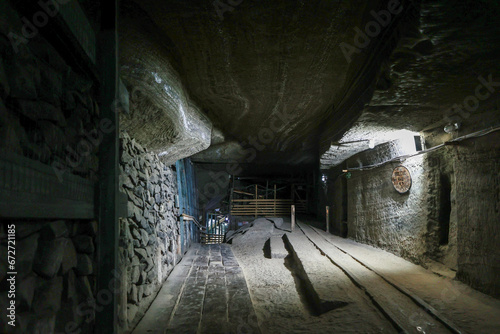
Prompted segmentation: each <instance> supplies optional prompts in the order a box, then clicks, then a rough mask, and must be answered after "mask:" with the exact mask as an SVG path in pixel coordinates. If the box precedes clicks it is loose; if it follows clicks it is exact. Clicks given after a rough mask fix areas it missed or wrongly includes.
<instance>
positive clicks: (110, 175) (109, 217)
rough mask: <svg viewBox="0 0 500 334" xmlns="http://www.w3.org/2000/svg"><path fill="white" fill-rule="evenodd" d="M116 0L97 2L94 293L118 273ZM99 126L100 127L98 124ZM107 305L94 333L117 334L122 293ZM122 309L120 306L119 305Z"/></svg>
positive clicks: (106, 287) (106, 288)
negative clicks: (100, 132)
mask: <svg viewBox="0 0 500 334" xmlns="http://www.w3.org/2000/svg"><path fill="white" fill-rule="evenodd" d="M117 24H118V0H110V1H102V2H101V31H100V34H99V48H98V50H99V56H98V63H99V66H98V68H99V75H100V82H101V86H100V119H101V122H106V124H108V125H109V127H107V128H108V129H112V130H111V131H109V132H107V133H105V134H103V139H102V143H101V145H100V147H99V195H100V196H99V208H100V210H99V234H98V239H97V242H98V254H97V263H98V264H99V267H98V275H97V291H109V289H110V286H113V282H115V284H116V277H115V275H116V269H118V236H119V224H118V216H117V196H118V191H119V190H118V178H119V170H118V163H119V148H118V145H119V138H118V134H119V129H118V126H119V123H118V113H117V112H116V110H114V108H113V106H114V104H115V102H116V101H117V98H118V90H119V88H118V87H119V86H118V25H117ZM101 124H102V123H101ZM113 292H114V293H112V294H111V296H112V297H111V301H110V302H107V303H103V305H101V307H102V309H101V310H100V312H96V324H98V326H96V327H95V330H96V333H98V334H109V333H118V298H119V296H120V294H121V293H122V291H120V289H117V288H116V287H115V288H114V291H113ZM122 307H123V305H122Z"/></svg>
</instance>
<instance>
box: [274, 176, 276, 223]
mask: <svg viewBox="0 0 500 334" xmlns="http://www.w3.org/2000/svg"><path fill="white" fill-rule="evenodd" d="M274 216H275V217H276V183H275V184H274Z"/></svg>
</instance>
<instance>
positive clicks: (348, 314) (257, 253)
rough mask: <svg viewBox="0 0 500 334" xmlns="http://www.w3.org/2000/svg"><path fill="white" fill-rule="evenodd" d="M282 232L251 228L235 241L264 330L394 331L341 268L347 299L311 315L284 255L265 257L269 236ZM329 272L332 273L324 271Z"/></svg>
mask: <svg viewBox="0 0 500 334" xmlns="http://www.w3.org/2000/svg"><path fill="white" fill-rule="evenodd" d="M283 233H284V232H283V231H280V230H276V229H275V230H274V232H270V230H269V229H267V230H266V229H254V228H252V229H250V230H249V231H248V232H246V233H245V234H244V235H242V236H241V237H238V238H235V240H234V241H233V244H232V250H233V253H234V254H235V256H236V258H237V259H238V262H239V263H240V266H241V267H242V268H243V271H244V274H245V278H246V280H247V285H248V288H249V290H250V294H251V297H252V302H253V304H254V309H255V312H256V314H257V317H258V321H259V324H260V328H261V330H262V332H263V333H395V331H394V330H393V328H392V327H391V325H390V323H389V322H388V321H387V320H386V319H384V317H383V316H382V315H381V314H380V313H379V312H378V311H377V310H376V308H375V307H374V306H373V305H372V304H371V303H370V301H369V299H368V297H367V296H366V295H365V294H364V293H363V292H362V291H361V290H359V289H358V288H356V287H355V286H354V285H353V284H352V283H351V281H350V280H349V279H348V278H347V277H346V276H345V275H342V273H341V272H340V275H339V273H338V272H336V273H335V272H334V273H333V275H335V277H337V278H338V284H339V288H340V289H342V290H344V292H345V295H346V297H347V298H348V300H349V304H348V305H347V306H345V307H342V308H338V309H335V310H332V311H329V312H327V313H324V314H322V315H320V316H315V315H313V314H312V312H311V310H309V309H308V308H307V306H305V305H304V304H305V303H304V302H303V301H302V300H301V296H300V295H299V293H298V292H297V287H296V284H295V280H294V277H293V275H292V273H291V271H290V270H289V269H288V268H287V266H286V265H285V260H284V259H268V258H266V257H265V256H264V251H263V248H264V244H265V243H266V241H267V240H268V239H269V237H270V236H271V235H272V234H274V235H282V234H283ZM314 257H317V260H320V259H321V258H323V257H322V256H321V254H320V253H319V252H317V254H311V258H314ZM321 260H322V259H321ZM333 268H334V267H333V266H332V270H333ZM328 274H330V275H332V273H331V272H330V273H325V275H328ZM339 277H340V278H339Z"/></svg>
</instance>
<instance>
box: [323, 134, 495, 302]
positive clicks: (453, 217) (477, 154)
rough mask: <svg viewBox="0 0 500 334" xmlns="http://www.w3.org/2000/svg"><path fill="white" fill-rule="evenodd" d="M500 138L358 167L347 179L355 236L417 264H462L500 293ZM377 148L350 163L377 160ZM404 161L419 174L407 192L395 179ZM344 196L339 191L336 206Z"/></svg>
mask: <svg viewBox="0 0 500 334" xmlns="http://www.w3.org/2000/svg"><path fill="white" fill-rule="evenodd" d="M499 139H500V135H498V133H493V134H490V135H487V136H484V137H481V138H477V139H472V140H468V141H464V142H461V143H460V145H458V146H448V147H445V148H442V149H439V150H437V151H434V152H431V153H428V154H424V155H420V156H416V157H412V158H409V159H406V160H405V161H404V162H402V163H401V164H400V163H388V164H386V165H384V166H382V167H378V168H375V169H371V170H364V171H353V172H352V177H351V178H350V179H348V180H347V196H348V237H349V238H352V239H354V240H357V241H360V242H363V243H367V244H371V245H374V246H377V247H380V248H383V249H385V250H388V251H390V252H392V253H395V254H397V255H399V256H402V257H404V258H406V259H408V260H410V261H412V262H414V263H418V264H423V265H425V264H426V263H427V262H428V261H429V260H434V261H437V262H440V263H442V264H444V265H445V266H447V267H448V268H450V269H452V270H456V271H457V275H456V277H457V278H458V279H459V280H461V281H463V282H465V283H467V284H470V285H471V286H472V287H474V288H476V289H478V290H480V291H482V292H485V293H488V294H491V295H493V296H496V297H498V296H499V295H500V282H499V281H498V277H499V275H500V266H499V264H498V263H500V262H499V258H500V247H499V245H500V225H499V224H498V222H499V221H500V199H499V192H500V176H499V174H498V171H499V170H500V168H499V167H500V166H499V161H500V160H499V158H500V144H498V143H499V142H500V141H499ZM377 149H379V148H376V149H375V150H373V151H369V152H365V153H361V154H359V155H357V156H355V157H353V158H351V159H349V160H348V161H347V165H351V166H352V165H358V164H359V162H360V161H365V160H366V161H373V159H372V160H370V159H367V158H368V156H367V155H370V154H371V155H373V154H378V153H377V152H376V151H377ZM382 149H383V148H382ZM381 154H382V155H384V154H385V153H384V152H382V153H381ZM372 158H373V157H372ZM398 165H403V166H405V167H407V168H408V169H409V171H410V173H411V175H412V179H413V182H412V187H411V189H410V191H409V192H408V193H407V194H399V193H397V192H396V191H395V189H394V188H393V185H392V182H391V174H392V170H393V169H394V167H396V166H398ZM343 177H345V176H343ZM340 198H341V196H335V197H334V198H332V200H333V201H334V203H335V204H334V205H335V206H336V207H338V206H341V203H339V202H340Z"/></svg>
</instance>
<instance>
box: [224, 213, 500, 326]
mask: <svg viewBox="0 0 500 334" xmlns="http://www.w3.org/2000/svg"><path fill="white" fill-rule="evenodd" d="M304 223H305V222H304V221H302V222H301V223H300V225H298V227H296V229H295V231H294V232H293V233H292V234H289V232H287V230H289V229H290V224H289V222H287V220H286V219H285V223H284V224H283V225H282V226H281V229H278V228H277V227H276V226H274V225H273V224H269V222H264V221H263V220H259V221H257V222H256V224H255V225H254V226H253V227H252V228H250V229H248V230H247V231H246V232H245V233H244V234H238V235H236V236H235V237H234V239H233V240H232V246H231V248H232V250H233V253H234V255H235V256H236V258H237V260H238V262H239V264H240V266H241V267H242V269H243V272H244V275H245V278H246V282H247V285H248V289H249V291H250V296H251V299H252V303H253V306H254V309H255V313H256V315H257V319H258V323H259V327H260V329H261V331H262V332H263V333H397V332H399V331H401V330H403V331H406V332H409V333H454V332H455V333H456V332H463V333H500V320H499V319H498V318H499V317H498V315H500V301H499V300H497V299H494V298H491V297H489V296H486V295H484V294H482V293H479V292H477V291H475V290H473V289H471V288H469V287H468V286H466V285H464V284H461V283H460V282H457V281H454V280H451V279H449V278H446V277H441V276H438V275H436V274H434V273H432V272H431V271H428V270H426V269H424V268H422V267H420V266H416V265H414V264H412V263H410V262H408V261H405V260H403V259H401V258H399V257H396V256H394V255H392V254H390V253H387V252H385V251H382V250H379V249H376V248H373V247H370V246H367V245H362V244H359V243H356V242H353V241H351V240H347V239H342V238H338V237H335V236H333V235H331V234H326V233H324V232H323V231H320V230H317V229H313V228H312V227H309V226H307V225H306V224H304ZM313 225H314V224H313ZM300 226H302V228H301V227H300ZM285 234H288V236H289V237H288V239H289V241H288V243H289V244H288V245H287V251H288V252H289V253H290V255H288V256H286V257H285V258H269V254H270V253H272V250H271V252H270V251H269V249H268V248H269V240H270V238H271V237H273V236H274V237H275V238H274V240H276V238H281V237H282V236H283V235H285ZM284 239H285V242H284V243H285V245H286V244H287V241H286V240H288V239H287V237H285V238H284ZM313 241H314V243H313ZM291 243H295V245H294V246H293V248H294V249H293V250H291V249H290V245H291ZM295 253H297V254H295ZM303 276H309V277H306V279H304V277H303ZM305 281H307V282H306V283H304V282H305ZM311 282H312V286H313V287H314V284H316V287H315V289H316V290H321V289H323V290H324V289H325V287H327V288H328V289H330V290H329V291H331V293H330V292H328V291H327V292H325V291H323V292H321V291H320V292H318V294H319V295H320V296H319V298H320V299H325V300H328V303H329V304H332V302H331V301H334V302H338V304H337V306H336V307H334V308H333V309H331V310H326V311H325V310H323V311H318V309H315V307H314V303H313V302H312V301H311V300H312V298H313V297H314V296H313V297H311V294H309V293H308V291H309V290H314V289H311V286H307V285H308V284H309V285H310V284H311ZM305 285H306V286H305ZM309 292H310V291H309ZM321 294H322V295H321ZM332 305H333V304H332ZM339 305H340V306H339ZM415 308H417V309H419V311H418V312H416V311H415V310H414V309H415ZM426 308H427V310H426ZM412 309H413V310H412ZM429 310H430V311H429ZM429 314H431V315H429ZM432 314H435V316H434V315H432ZM251 320H252V319H249V321H251Z"/></svg>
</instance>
